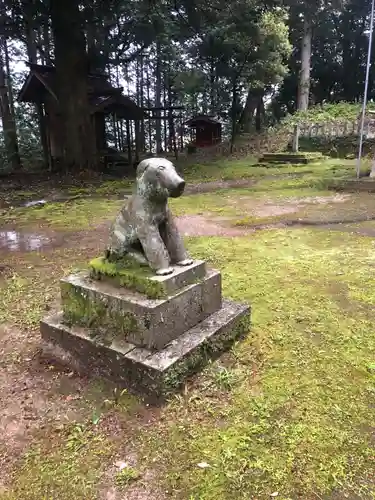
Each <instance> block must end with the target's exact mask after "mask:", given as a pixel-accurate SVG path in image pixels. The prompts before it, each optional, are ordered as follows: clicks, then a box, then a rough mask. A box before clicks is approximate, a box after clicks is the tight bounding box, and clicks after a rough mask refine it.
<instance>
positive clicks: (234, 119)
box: [230, 78, 237, 154]
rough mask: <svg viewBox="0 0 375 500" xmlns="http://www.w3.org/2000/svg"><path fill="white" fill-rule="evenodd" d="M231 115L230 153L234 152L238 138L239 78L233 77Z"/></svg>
mask: <svg viewBox="0 0 375 500" xmlns="http://www.w3.org/2000/svg"><path fill="white" fill-rule="evenodd" d="M231 115H232V117H231V118H232V133H231V138H230V153H231V154H232V153H233V148H234V142H235V140H236V134H237V116H236V115H237V78H234V79H233V82H232V106H231Z"/></svg>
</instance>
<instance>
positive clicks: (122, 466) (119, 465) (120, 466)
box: [114, 460, 128, 470]
mask: <svg viewBox="0 0 375 500" xmlns="http://www.w3.org/2000/svg"><path fill="white" fill-rule="evenodd" d="M114 465H115V467H117V468H118V469H120V470H123V469H126V467H128V464H127V463H126V462H122V461H121V460H119V461H118V462H115V463H114Z"/></svg>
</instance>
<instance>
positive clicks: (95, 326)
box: [61, 283, 138, 343]
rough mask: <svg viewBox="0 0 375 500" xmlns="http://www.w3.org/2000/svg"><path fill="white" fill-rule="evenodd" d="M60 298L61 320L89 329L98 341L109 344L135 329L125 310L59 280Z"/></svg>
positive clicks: (134, 320)
mask: <svg viewBox="0 0 375 500" xmlns="http://www.w3.org/2000/svg"><path fill="white" fill-rule="evenodd" d="M61 299H62V306H63V315H64V322H65V323H66V324H67V325H77V326H82V327H86V328H88V329H89V333H90V336H91V337H92V338H95V339H96V340H98V341H101V342H106V343H110V342H111V341H112V340H113V339H115V338H116V337H119V336H120V337H123V338H124V337H126V335H127V334H128V333H129V332H134V331H135V330H137V328H138V325H137V320H136V318H135V316H134V315H133V314H132V313H130V312H126V311H118V310H117V309H115V308H113V307H110V304H108V303H107V302H106V301H105V300H98V298H97V297H95V296H92V295H91V294H88V293H82V290H81V289H80V288H79V287H75V286H74V285H72V284H69V283H61Z"/></svg>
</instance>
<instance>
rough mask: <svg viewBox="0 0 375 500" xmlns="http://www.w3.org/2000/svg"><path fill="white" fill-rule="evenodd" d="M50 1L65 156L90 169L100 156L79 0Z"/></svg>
mask: <svg viewBox="0 0 375 500" xmlns="http://www.w3.org/2000/svg"><path fill="white" fill-rule="evenodd" d="M50 5H51V22H52V32H53V36H54V42H55V66H56V82H57V96H58V99H59V108H60V113H61V119H62V128H63V137H62V141H63V154H64V160H65V164H66V168H70V169H75V170H86V169H87V170H90V169H93V168H96V167H97V166H98V158H97V154H96V153H97V151H96V143H95V138H94V137H95V136H94V127H93V122H92V119H91V115H90V104H89V97H88V81H87V77H88V58H87V53H86V47H85V37H84V34H83V29H82V20H81V13H80V10H79V4H78V2H77V1H76V0H64V2H61V1H60V0H51V3H50Z"/></svg>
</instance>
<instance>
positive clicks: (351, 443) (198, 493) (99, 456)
mask: <svg viewBox="0 0 375 500" xmlns="http://www.w3.org/2000/svg"><path fill="white" fill-rule="evenodd" d="M309 167H310V166H309ZM352 167H353V163H352V164H349V163H348V164H347V166H346V165H344V166H343V167H342V170H341V168H340V171H339V172H336V173H335V172H333V173H332V169H333V168H339V166H338V165H337V163H336V164H335V163H332V162H328V164H322V165H321V166H319V165H317V166H316V167H314V168H316V172H315V174H314V175H312V174H308V173H307V174H305V176H303V178H302V179H301V178H296V179H281V180H276V179H274V180H270V179H268V180H266V179H264V180H263V181H262V182H261V183H259V184H258V185H257V187H256V186H254V189H252V188H251V197H252V198H254V199H257V200H259V199H261V200H262V199H263V197H264V196H267V198H268V199H270V200H273V202H274V203H280V199H285V198H288V197H295V196H299V197H303V196H305V197H314V196H325V195H327V191H326V187H325V186H326V180H327V179H329V178H330V179H332V178H333V177H334V176H335V175H336V177H341V176H344V177H345V175H349V174H344V175H343V172H349V169H350V168H352ZM288 168H289V167H288ZM232 191H233V192H232ZM226 194H227V195H228V196H230V197H232V198H231V200H232V201H233V200H235V199H236V198H235V197H236V196H237V197H241V196H249V190H242V188H241V189H239V190H231V191H228V192H227V193H226ZM331 194H332V193H331ZM361 197H362V198H361ZM361 197H359V196H358V197H357V196H354V197H351V198H350V202H349V201H348V202H345V203H347V206H346V208H345V211H346V215H345V217H346V218H347V219H349V218H350V216H351V215H352V212H353V213H354V214H356V213H358V212H361V213H362V214H363V215H365V214H366V213H367V210H371V204H370V203H371V201H370V199H369V198H366V197H365V198H363V195H361ZM186 199H187V200H186V201H184V198H181V201H180V200H178V201H177V202H176V208H177V209H178V203H181V205H180V208H179V209H180V210H181V212H183V211H184V210H185V211H186V212H187V213H189V211H190V210H193V209H194V203H193V202H192V201H191V199H195V200H199V199H201V200H203V199H204V200H205V201H204V207H205V208H208V209H210V210H212V212H213V213H214V212H215V207H217V208H220V205H221V204H224V206H225V198H223V191H221V192H219V193H208V194H207V195H203V194H202V195H192V196H189V197H186ZM95 203H96V202H94V201H93V202H92V205H93V206H92V209H93V210H94V211H95ZM184 203H186V205H185V206H184V205H183V204H184ZM202 204H203V201H202ZM233 206H235V205H231V207H232V208H231V209H233ZM244 206H245V205H243V208H242V214H241V216H242V217H246V216H248V217H251V213H247V212H246V210H245V208H244ZM235 207H236V206H235ZM314 207H315V205H311V206H309V207H307V208H305V209H306V213H309V210H314ZM338 207H340V208H337V213H338V212H339V211H340V210H342V207H343V205H342V204H341V205H340V204H338ZM324 209H325V213H327V214H329V213H331V214H332V213H333V212H334V210H336V208H334V207H333V206H330V205H328V206H325V207H324ZM237 210H239V209H238V208H235V214H233V216H235V217H237V218H238V211H237ZM335 213H336V212H335ZM315 216H316V215H315V214H314V217H315ZM51 224H52V226H54V222H51ZM347 226H348V227H352V228H353V230H354V229H358V224H356V225H352V226H350V224H348V225H347ZM370 226H371V227H370ZM366 228H370V229H371V228H372V225H371V223H366ZM82 245H83V242H82ZM187 245H188V247H189V250H190V252H191V253H192V255H194V256H196V257H197V258H204V259H207V260H208V261H209V262H210V263H211V264H212V265H213V266H214V267H216V268H219V269H220V270H221V271H222V277H223V287H224V294H225V295H226V296H228V297H231V298H233V299H236V300H239V301H244V302H250V303H251V305H252V328H251V332H250V334H249V336H248V337H247V339H246V340H244V341H241V342H239V343H238V344H236V346H235V347H234V349H233V350H232V351H231V353H229V354H228V355H226V356H224V357H223V358H222V359H221V360H220V361H218V362H216V363H213V364H212V365H211V366H210V367H208V368H207V369H206V370H205V371H204V372H203V373H201V374H200V375H198V376H197V377H195V378H194V379H193V380H191V381H189V383H188V384H187V386H186V388H185V391H184V392H183V394H182V395H180V396H176V397H174V398H172V399H171V400H170V402H169V403H168V404H167V405H166V406H165V407H163V408H162V409H160V410H159V411H158V412H155V413H152V414H151V413H149V412H150V410H149V409H145V408H142V404H141V403H139V402H137V401H136V400H135V399H134V398H131V397H130V396H128V395H127V394H125V395H124V397H123V398H122V402H121V404H120V403H119V398H118V393H116V394H115V395H114V393H109V394H108V389H104V388H100V389H99V388H98V389H97V391H96V399H95V400H94V401H93V402H92V403H90V405H89V407H88V406H87V405H84V404H80V403H81V401H78V402H77V401H75V407H78V408H80V411H81V417H82V418H81V419H82V421H83V422H87V421H89V422H90V423H89V424H87V423H86V424H85V427H84V430H83V435H82V437H79V438H78V444H73V445H69V444H68V443H69V442H70V439H71V438H70V437H69V436H71V435H73V436H75V435H76V432H75V430H74V429H75V426H74V425H73V427H72V425H71V423H69V424H68V423H67V424H63V431H58V432H57V434H56V429H61V423H62V422H63V423H64V422H65V421H66V422H69V419H68V417H66V418H65V417H64V416H63V415H62V420H61V418H60V419H59V420H57V419H56V420H54V419H52V420H50V421H49V422H48V426H47V427H45V429H44V431H43V432H42V433H40V432H39V433H34V434H32V435H31V436H29V439H30V444H29V445H28V446H29V448H28V451H29V452H27V447H26V450H25V452H26V455H21V456H20V457H19V459H17V460H14V461H13V463H12V464H11V468H10V469H9V470H8V471H7V474H6V477H5V479H4V482H5V489H4V492H2V490H1V487H0V499H2V500H15V499H17V500H18V498H22V499H23V500H36V499H38V500H39V499H40V498H56V499H59V500H60V499H61V500H64V499H65V498H72V497H73V496H74V498H76V499H82V500H86V499H90V500H91V499H96V498H99V499H101V498H106V497H105V496H104V493H103V481H104V482H105V483H106V484H107V483H108V484H109V487H110V488H121V489H122V490H123V492H122V493H121V494H122V495H123V496H124V497H125V498H127V499H129V500H131V499H132V498H137V497H136V496H134V497H133V496H132V494H131V491H132V490H131V488H132V484H133V483H135V484H137V485H140V487H141V486H142V487H146V486H145V485H146V483H147V482H148V481H150V480H149V479H146V478H147V477H149V476H150V474H149V472H147V473H146V471H152V474H151V477H152V479H151V483H152V484H151V486H150V485H149V486H150V488H149V490H150V491H151V493H150V495H149V497H145V498H149V499H152V500H154V499H156V498H157V499H159V498H176V499H189V500H193V499H194V500H198V499H199V500H210V499H217V500H221V499H223V500H224V499H227V498H236V499H246V500H248V499H254V500H257V499H259V500H263V499H265V498H270V497H271V495H272V494H274V495H275V496H276V493H277V498H280V499H283V500H286V499H293V500H295V499H303V500H310V499H311V500H312V499H319V498H324V499H332V500H333V499H336V498H337V499H340V500H341V499H342V498H349V499H354V498H360V499H371V498H375V481H374V474H373V471H374V455H375V454H374V426H375V424H374V413H373V399H374V394H375V378H374V372H373V366H374V361H375V336H374V332H373V324H374V320H375V312H374V308H373V304H374V301H375V294H374V289H375V280H374V277H373V267H374V264H375V250H374V247H373V240H372V239H371V238H369V237H364V236H360V235H357V234H350V233H348V232H339V231H330V230H327V229H319V228H298V229H277V230H263V231H259V232H256V233H254V234H252V235H251V236H249V237H244V238H242V237H238V238H219V237H210V238H207V237H201V238H189V239H188V240H187ZM95 255H97V249H96V248H95V249H91V250H90V249H89V248H86V249H85V250H84V251H82V252H81V253H80V251H79V249H76V248H74V249H73V248H64V249H57V250H54V251H50V252H48V253H45V254H37V253H28V254H23V255H18V254H14V255H13V256H12V255H4V258H3V262H4V263H5V265H6V270H5V271H3V273H2V276H1V278H0V290H1V292H0V293H1V294H2V301H1V302H0V320H1V322H2V323H7V324H8V325H9V326H11V325H16V326H17V327H18V329H20V330H22V331H23V332H24V334H23V335H24V336H23V337H21V339H22V342H21V343H20V344H19V345H17V343H16V341H14V342H12V344H11V345H10V346H9V351H7V352H6V353H5V355H4V356H3V357H2V364H3V365H4V366H6V368H7V370H6V373H12V370H14V363H15V362H17V363H19V358H20V356H21V354H20V352H21V353H23V354H22V356H24V357H25V356H27V358H26V359H29V357H30V353H29V352H28V349H30V345H29V342H31V345H34V346H37V345H38V338H39V337H38V321H39V318H40V317H41V316H42V315H43V314H44V313H45V307H46V304H47V305H48V307H53V304H54V301H55V297H56V296H57V294H58V280H59V278H60V277H61V276H63V275H64V274H67V273H68V272H69V271H71V270H72V268H75V267H80V266H82V265H84V264H86V263H87V262H88V260H89V258H90V257H91V258H92V257H94V256H95ZM30 339H31V340H30ZM25 342H26V343H25ZM35 349H36V347H35ZM22 356H21V358H22ZM27 363H29V362H26V361H25V362H24V364H22V363H21V365H17V367H18V369H21V368H22V367H25V368H24V369H26V366H27ZM19 366H21V368H19ZM42 371H43V370H42ZM57 373H58V372H57ZM88 391H89V389H88V388H87V387H85V388H83V389H81V392H80V393H79V394H80V396H81V397H82V396H83V398H84V399H86V397H87V394H88ZM34 393H35V391H34ZM17 397H18V396H17V393H16V394H15V395H13V396H12V398H17ZM51 397H52V396H51ZM105 400H109V406H106V404H104V403H103V402H104V401H105ZM98 409H100V424H99V425H95V424H94V422H96V421H97V418H96V417H95V418H93V410H94V411H98ZM145 412H146V413H145ZM64 414H65V413H64ZM95 415H96V414H95ZM144 415H145V416H144ZM118 420H122V422H123V425H122V426H120V427H116V428H114V425H113V422H114V421H118ZM66 425H67V427H66ZM59 432H62V434H59ZM78 432H79V436H81V433H80V431H78ZM75 439H76V437H74V439H73V441H74V440H75ZM124 442H125V443H126V446H124ZM0 443H1V441H0ZM3 444H4V443H1V444H0V457H1V450H2V446H3ZM10 449H11V445H10ZM134 454H135V456H136V459H135V458H134ZM128 456H129V457H131V458H132V460H133V461H135V462H136V463H131V466H132V467H133V469H134V470H136V471H137V474H135V476H136V477H132V478H131V481H129V482H130V483H132V484H130V485H128V484H127V483H128V479H127V474H124V476H125V479H124V481H122V475H121V476H119V475H118V470H115V471H113V472H112V473H109V472H108V471H111V470H112V469H113V462H114V461H115V460H116V459H118V457H120V458H124V460H125V461H128V460H127V457H128ZM116 457H117V458H116ZM129 462H131V460H129ZM108 474H109V476H108ZM130 475H132V474H130ZM1 479H2V478H1ZM119 483H121V484H119ZM124 483H126V484H124ZM0 485H1V481H0ZM129 488H130V489H129ZM166 491H168V493H163V494H162V495H159V492H166ZM72 492H74V495H73V494H72ZM156 492H157V493H156ZM120 498H121V497H120Z"/></svg>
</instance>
